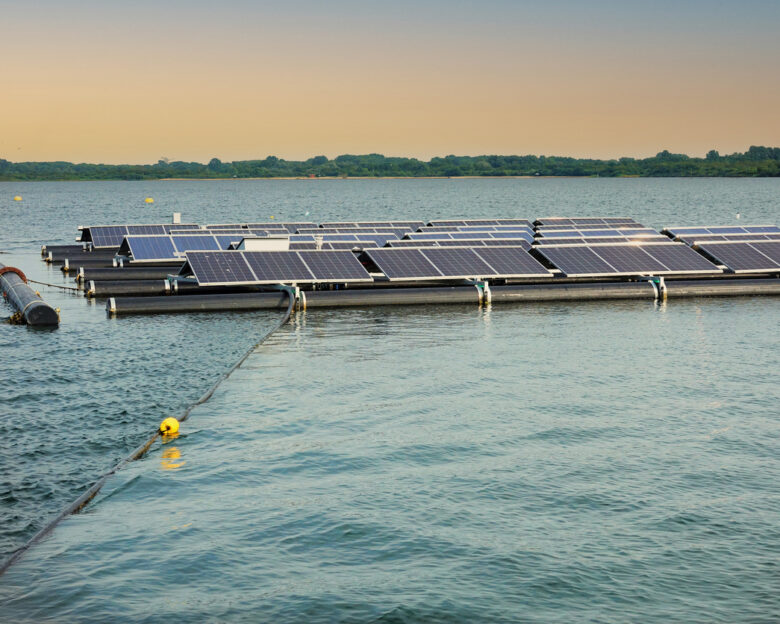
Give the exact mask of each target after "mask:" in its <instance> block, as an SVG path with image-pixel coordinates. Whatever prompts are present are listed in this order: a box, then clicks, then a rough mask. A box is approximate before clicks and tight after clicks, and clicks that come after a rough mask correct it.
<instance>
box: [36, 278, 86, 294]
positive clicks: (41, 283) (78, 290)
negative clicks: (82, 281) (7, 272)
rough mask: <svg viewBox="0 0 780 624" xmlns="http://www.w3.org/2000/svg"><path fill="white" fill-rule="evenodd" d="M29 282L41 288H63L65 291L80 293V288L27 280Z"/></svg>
mask: <svg viewBox="0 0 780 624" xmlns="http://www.w3.org/2000/svg"><path fill="white" fill-rule="evenodd" d="M27 281H28V282H32V283H33V284H40V285H41V286H51V287H52V288H62V289H63V290H75V291H76V292H80V291H81V289H80V288H74V287H73V286H62V285H61V284H49V283H48V282H38V281H36V280H34V279H30V278H29V277H28V278H27Z"/></svg>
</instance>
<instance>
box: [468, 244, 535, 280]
mask: <svg viewBox="0 0 780 624" xmlns="http://www.w3.org/2000/svg"><path fill="white" fill-rule="evenodd" d="M474 253H475V254H476V255H478V256H479V257H480V258H482V259H483V260H484V261H485V262H486V263H487V264H488V265H490V267H491V268H493V269H494V271H495V272H496V273H497V274H498V275H499V276H500V277H549V276H550V275H551V274H550V271H548V270H547V269H546V268H545V267H544V266H542V264H541V263H540V262H539V261H537V260H536V259H535V258H533V257H531V255H530V254H529V253H528V252H527V251H525V250H524V249H522V248H518V247H486V248H484V249H475V250H474Z"/></svg>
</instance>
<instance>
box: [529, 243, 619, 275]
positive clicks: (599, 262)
mask: <svg viewBox="0 0 780 624" xmlns="http://www.w3.org/2000/svg"><path fill="white" fill-rule="evenodd" d="M537 252H538V253H540V254H541V255H542V256H544V257H545V258H546V259H547V260H548V261H549V262H550V263H551V264H552V265H553V266H555V267H557V268H558V269H560V270H561V271H562V272H563V273H565V274H566V275H568V276H572V277H590V276H598V275H605V274H606V275H608V274H615V273H617V269H615V267H613V266H612V265H610V264H608V263H607V262H606V261H605V260H603V259H602V258H601V257H600V256H599V255H598V254H596V252H595V251H593V248H592V247H585V246H574V247H555V246H547V247H537Z"/></svg>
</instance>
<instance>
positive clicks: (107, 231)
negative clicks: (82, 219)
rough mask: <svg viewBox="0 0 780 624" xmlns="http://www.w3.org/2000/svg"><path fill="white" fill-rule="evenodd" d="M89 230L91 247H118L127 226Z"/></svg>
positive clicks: (92, 228) (98, 227) (100, 227)
mask: <svg viewBox="0 0 780 624" xmlns="http://www.w3.org/2000/svg"><path fill="white" fill-rule="evenodd" d="M89 229H90V235H91V237H92V246H93V247H96V248H100V247H119V245H121V244H122V241H123V240H124V238H125V236H126V235H127V226H125V225H106V226H102V225H101V226H97V227H91V228H89Z"/></svg>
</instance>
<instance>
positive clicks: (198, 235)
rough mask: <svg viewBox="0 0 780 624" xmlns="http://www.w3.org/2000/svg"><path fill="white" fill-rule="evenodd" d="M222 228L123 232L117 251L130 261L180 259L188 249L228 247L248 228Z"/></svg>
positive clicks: (244, 235) (238, 240)
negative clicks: (229, 231) (230, 230)
mask: <svg viewBox="0 0 780 624" xmlns="http://www.w3.org/2000/svg"><path fill="white" fill-rule="evenodd" d="M225 231H226V230H215V233H214V234H209V233H207V232H206V231H205V230H192V231H191V232H190V231H186V233H185V231H181V233H177V234H169V235H167V236H126V237H125V238H124V242H123V243H122V244H121V245H120V247H119V253H120V254H129V255H131V256H132V261H133V262H154V261H169V260H177V259H183V258H184V254H185V252H187V251H194V250H197V249H201V250H212V251H216V250H219V249H228V247H229V246H230V245H231V244H233V243H238V242H241V240H243V239H244V238H245V237H247V236H249V235H250V234H249V231H248V230H245V231H244V232H243V233H241V234H238V235H232V234H224V233H223V232H225ZM216 232H218V233H216Z"/></svg>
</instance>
